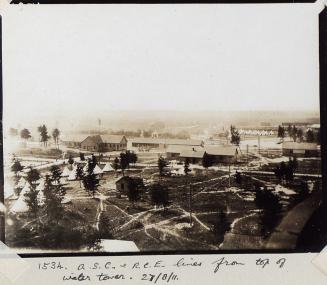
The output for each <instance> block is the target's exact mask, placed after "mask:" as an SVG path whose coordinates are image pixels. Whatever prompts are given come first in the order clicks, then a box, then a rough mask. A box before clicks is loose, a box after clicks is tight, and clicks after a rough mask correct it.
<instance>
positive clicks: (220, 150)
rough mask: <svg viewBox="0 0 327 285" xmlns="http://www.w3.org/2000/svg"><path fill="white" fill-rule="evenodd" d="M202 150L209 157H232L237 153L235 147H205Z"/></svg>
mask: <svg viewBox="0 0 327 285" xmlns="http://www.w3.org/2000/svg"><path fill="white" fill-rule="evenodd" d="M204 149H205V152H206V153H207V154H209V155H222V156H234V155H235V154H236V153H237V147H236V146H233V145H215V146H206V147H205V148H204Z"/></svg>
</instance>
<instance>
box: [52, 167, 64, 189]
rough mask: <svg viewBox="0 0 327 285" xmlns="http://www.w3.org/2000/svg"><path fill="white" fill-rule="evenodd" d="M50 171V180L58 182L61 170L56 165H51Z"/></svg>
mask: <svg viewBox="0 0 327 285" xmlns="http://www.w3.org/2000/svg"><path fill="white" fill-rule="evenodd" d="M50 172H51V178H52V181H56V183H57V185H59V184H60V179H61V174H62V171H61V169H60V168H59V166H57V165H53V166H51V167H50Z"/></svg>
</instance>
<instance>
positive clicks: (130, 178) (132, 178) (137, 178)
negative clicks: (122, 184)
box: [115, 176, 143, 184]
mask: <svg viewBox="0 0 327 285" xmlns="http://www.w3.org/2000/svg"><path fill="white" fill-rule="evenodd" d="M121 180H126V181H128V182H132V181H134V182H136V183H142V184H143V179H142V178H141V177H131V176H122V177H119V178H118V179H116V180H115V183H116V184H117V183H118V182H119V181H121Z"/></svg>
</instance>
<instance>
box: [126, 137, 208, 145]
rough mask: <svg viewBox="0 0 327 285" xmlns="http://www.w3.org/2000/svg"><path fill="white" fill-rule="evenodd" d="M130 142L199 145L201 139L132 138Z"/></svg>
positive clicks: (201, 142)
mask: <svg viewBox="0 0 327 285" xmlns="http://www.w3.org/2000/svg"><path fill="white" fill-rule="evenodd" d="M130 140H131V142H132V143H143V144H164V145H190V146H200V145H202V144H203V141H201V140H190V139H185V140H183V139H162V138H132V139H130Z"/></svg>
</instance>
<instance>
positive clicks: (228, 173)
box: [228, 163, 230, 188]
mask: <svg viewBox="0 0 327 285" xmlns="http://www.w3.org/2000/svg"><path fill="white" fill-rule="evenodd" d="M228 188H230V163H229V164H228Z"/></svg>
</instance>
